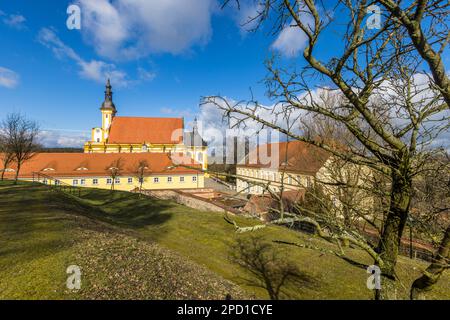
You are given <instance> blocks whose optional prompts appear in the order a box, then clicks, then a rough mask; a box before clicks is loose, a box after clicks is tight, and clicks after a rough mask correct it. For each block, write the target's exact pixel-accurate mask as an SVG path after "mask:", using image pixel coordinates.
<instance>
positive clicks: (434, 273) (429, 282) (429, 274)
mask: <svg viewBox="0 0 450 320" xmlns="http://www.w3.org/2000/svg"><path fill="white" fill-rule="evenodd" d="M449 259H450V225H449V226H448V227H447V230H446V231H445V235H444V238H443V239H442V242H441V245H440V246H439V249H438V251H437V253H436V256H435V257H434V258H433V262H432V263H431V264H430V265H429V266H428V268H427V269H426V270H425V271H424V273H423V275H422V276H421V277H420V278H417V279H416V280H415V281H414V282H413V284H412V286H411V291H410V298H411V299H412V300H423V299H425V293H426V292H427V291H430V290H431V289H432V288H433V286H434V285H435V284H436V282H437V281H438V280H439V278H440V277H441V275H442V273H444V270H445V269H447V268H448V266H449V263H450V261H449Z"/></svg>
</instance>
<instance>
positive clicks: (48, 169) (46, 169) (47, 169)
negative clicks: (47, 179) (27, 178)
mask: <svg viewBox="0 0 450 320" xmlns="http://www.w3.org/2000/svg"><path fill="white" fill-rule="evenodd" d="M42 171H55V169H53V168H45V169H44V170H42Z"/></svg>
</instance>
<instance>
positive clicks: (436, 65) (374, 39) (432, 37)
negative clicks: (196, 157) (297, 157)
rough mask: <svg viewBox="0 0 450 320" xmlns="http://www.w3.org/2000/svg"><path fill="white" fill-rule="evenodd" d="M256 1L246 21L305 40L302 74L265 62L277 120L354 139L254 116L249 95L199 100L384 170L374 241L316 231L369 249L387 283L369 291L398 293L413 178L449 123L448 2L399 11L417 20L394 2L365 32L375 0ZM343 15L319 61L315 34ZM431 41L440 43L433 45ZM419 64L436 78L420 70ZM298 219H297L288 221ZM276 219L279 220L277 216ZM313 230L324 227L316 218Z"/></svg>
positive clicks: (256, 106)
mask: <svg viewBox="0 0 450 320" xmlns="http://www.w3.org/2000/svg"><path fill="white" fill-rule="evenodd" d="M227 2H229V1H226V3H227ZM374 2H378V3H380V4H382V5H384V6H386V7H389V6H390V5H392V1H389V0H386V1H381V0H380V1H374ZM259 3H260V6H259V7H258V8H259V10H258V12H257V13H256V15H255V17H254V19H253V21H257V22H258V26H259V25H262V24H263V23H265V22H268V23H274V25H273V29H272V30H273V32H274V34H277V33H278V32H280V31H281V30H283V29H285V28H296V29H298V32H302V33H303V34H305V36H306V38H307V45H306V48H305V49H304V51H303V59H304V60H305V62H306V66H305V67H303V68H302V69H300V71H297V69H293V68H292V69H289V67H288V68H286V67H284V66H282V65H280V64H277V60H276V59H275V58H273V59H270V60H269V61H268V63H267V69H268V76H267V78H266V84H267V87H268V94H269V96H270V97H271V98H273V99H274V100H275V101H276V104H275V106H274V107H273V114H274V118H275V119H278V118H282V117H286V116H287V115H292V114H295V113H297V114H299V118H300V117H303V116H305V114H310V115H320V116H323V117H326V118H328V119H331V120H332V121H335V122H338V123H340V124H341V125H342V126H343V127H344V128H345V130H346V131H347V132H348V133H349V134H351V135H352V136H353V137H354V139H355V143H354V144H353V145H352V146H351V147H349V148H346V149H339V148H336V146H335V145H333V144H330V143H327V141H323V140H321V139H311V138H310V137H307V136H304V135H301V134H298V133H296V132H295V131H293V130H290V128H286V127H284V126H281V125H279V122H277V121H276V120H270V119H267V118H263V117H261V116H260V113H259V111H260V110H262V109H265V110H267V107H265V106H262V105H261V104H260V103H258V101H256V100H251V101H247V102H241V101H238V102H233V101H230V100H228V99H226V98H224V97H221V96H210V97H206V98H204V101H203V103H205V104H213V105H215V106H217V107H218V108H219V109H221V110H223V112H224V115H225V116H226V117H228V119H229V121H230V123H231V124H232V126H240V125H244V126H245V125H246V124H245V123H246V121H253V122H257V123H259V124H260V125H261V126H262V127H268V128H272V129H275V130H278V131H279V132H281V133H283V134H285V135H287V136H288V137H290V138H293V139H297V140H300V141H304V142H307V143H310V144H312V145H315V146H317V147H320V148H322V149H324V150H326V151H328V152H329V153H330V154H332V155H333V156H335V157H337V158H340V159H342V160H344V161H348V162H349V163H353V164H355V165H360V166H365V167H368V168H370V170H372V171H373V172H375V173H376V174H378V175H381V176H382V177H383V179H382V180H383V181H386V182H387V184H388V185H389V192H388V194H387V198H388V209H387V213H386V215H385V216H384V219H383V223H382V226H383V227H382V230H381V237H380V241H379V243H378V245H377V246H376V247H372V246H371V244H370V243H367V241H366V240H365V239H364V238H361V237H359V235H355V234H353V233H349V232H348V231H347V230H341V232H340V234H335V235H333V236H332V237H330V236H326V235H325V233H322V234H323V235H324V237H327V238H329V239H330V240H336V239H341V240H342V239H346V240H348V241H350V242H351V243H353V244H354V245H357V246H358V247H360V248H362V249H364V250H366V251H367V252H368V253H369V254H370V256H372V257H373V258H374V260H375V263H376V264H377V265H379V267H380V268H381V270H382V276H383V283H384V285H383V287H382V289H381V290H377V291H376V298H379V299H385V298H387V299H390V298H395V295H394V293H395V291H396V290H395V286H396V283H395V279H396V274H395V266H396V262H397V256H398V251H399V245H400V240H401V237H402V234H403V230H404V227H405V224H406V222H407V218H408V216H409V213H410V205H411V196H412V192H413V187H412V182H413V178H414V176H415V175H417V173H418V172H420V171H421V169H422V167H423V165H424V164H425V163H426V161H427V159H429V157H430V154H431V153H432V152H431V151H430V149H432V148H430V146H433V141H435V139H436V137H437V136H439V134H441V133H442V132H445V131H446V130H448V128H449V116H448V113H446V111H447V110H448V77H447V76H446V75H445V72H443V71H442V70H441V69H442V60H441V57H440V55H441V54H442V51H443V50H444V48H445V47H446V44H447V42H448V32H446V31H445V30H444V31H442V27H440V24H439V23H440V22H442V21H444V20H445V19H446V18H447V15H446V10H445V8H448V3H447V2H445V3H444V1H413V3H412V4H411V6H408V8H406V9H402V10H401V11H403V12H404V13H406V14H408V15H409V16H411V15H414V17H415V19H416V20H415V22H413V24H416V25H415V26H411V25H409V22H408V19H406V18H405V17H404V15H403V14H402V13H401V12H400V13H399V12H398V11H399V9H398V8H395V7H392V6H391V7H389V8H388V9H389V10H388V13H387V15H385V17H384V19H383V21H382V23H381V25H380V28H379V29H377V30H373V31H369V30H368V29H367V27H366V22H365V19H364V18H365V16H366V13H367V9H368V6H369V5H370V4H372V2H369V1H365V0H354V1H338V2H337V6H336V7H332V8H330V7H326V4H325V3H326V2H322V1H314V0H261V1H259ZM424 3H425V4H424ZM330 10H334V11H339V21H337V20H336V19H334V18H333V17H331V16H329V15H328V14H327V13H328V12H329V11H330ZM342 21H346V26H345V28H344V31H343V33H342V37H341V39H340V43H341V44H342V50H337V51H335V53H334V54H333V53H331V54H332V57H331V58H329V59H327V60H321V59H320V58H319V56H318V55H317V51H318V50H320V48H323V47H321V42H320V40H321V39H322V38H323V35H324V34H325V31H326V30H329V29H331V28H333V27H336V28H335V30H342V28H340V25H341V23H342ZM417 21H421V22H423V23H422V27H423V24H426V23H432V24H433V26H435V29H434V30H438V31H436V32H435V31H433V28H429V29H430V30H429V32H428V33H426V32H425V31H423V30H419V29H420V28H422V27H420V26H419V29H418V28H417ZM425 21H427V22H425ZM409 28H412V29H409ZM445 28H447V26H444V29H445ZM405 29H406V30H407V32H405ZM418 31H420V32H419V33H420V34H419V36H418V38H417V39H416V38H415V37H416V35H417V34H416V33H417V32H418ZM444 35H445V36H444ZM418 39H420V41H416V40H418ZM430 43H433V44H434V46H438V47H439V49H438V50H431V49H430V46H431V44H430ZM424 61H425V62H426V63H427V64H428V65H429V67H430V72H431V73H432V75H433V78H430V77H428V76H427V74H426V73H423V72H421V68H422V66H423V62H424ZM311 79H320V80H321V83H322V85H318V84H317V83H314V86H312V85H313V82H312V81H311ZM321 93H326V94H331V95H335V96H336V99H335V100H336V101H335V103H333V104H331V105H330V104H329V103H327V101H324V100H323V94H321ZM299 111H300V112H299ZM295 219H297V220H299V219H300V220H301V219H303V218H302V217H292V218H290V219H289V220H290V221H292V220H295ZM308 219H310V218H308ZM285 220H286V219H285ZM282 222H286V221H278V223H282ZM313 223H316V224H317V221H313ZM317 227H318V228H319V230H322V229H321V228H320V225H319V224H317Z"/></svg>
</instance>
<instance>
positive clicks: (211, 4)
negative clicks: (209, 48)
mask: <svg viewBox="0 0 450 320" xmlns="http://www.w3.org/2000/svg"><path fill="white" fill-rule="evenodd" d="M78 4H79V5H80V7H81V10H82V19H83V20H82V32H83V33H84V36H85V39H86V41H88V42H89V43H90V44H91V45H92V46H93V47H94V48H95V50H96V52H97V53H98V54H99V55H101V56H103V57H107V58H110V59H134V58H139V57H143V56H146V55H149V54H151V53H171V54H179V53H182V52H185V51H187V50H189V49H190V48H191V47H192V46H194V45H204V44H206V43H207V42H208V41H209V39H210V37H211V34H212V28H211V16H212V13H213V11H214V8H215V4H216V1H215V0H184V1H179V0H165V1H160V0H115V1H108V0H97V1H91V0H78Z"/></svg>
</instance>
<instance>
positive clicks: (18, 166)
mask: <svg viewBox="0 0 450 320" xmlns="http://www.w3.org/2000/svg"><path fill="white" fill-rule="evenodd" d="M19 171H20V161H18V162H17V171H16V177H15V178H14V184H17V181H18V180H19Z"/></svg>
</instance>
